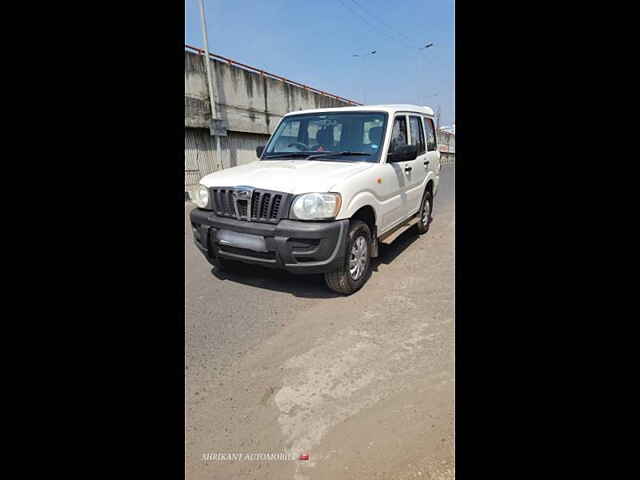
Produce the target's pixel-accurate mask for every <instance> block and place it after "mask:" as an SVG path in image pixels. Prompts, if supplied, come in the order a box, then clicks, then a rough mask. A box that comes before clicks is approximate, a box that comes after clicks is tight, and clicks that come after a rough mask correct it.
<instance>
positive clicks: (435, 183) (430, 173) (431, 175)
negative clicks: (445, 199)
mask: <svg viewBox="0 0 640 480" xmlns="http://www.w3.org/2000/svg"><path fill="white" fill-rule="evenodd" d="M429 180H432V181H433V196H434V197H435V195H436V191H437V190H438V177H437V176H436V174H435V173H433V170H429V171H428V172H427V176H426V177H425V178H424V181H423V182H422V184H421V185H420V190H421V191H422V192H424V190H425V189H426V188H427V183H429ZM420 202H421V203H422V195H420ZM416 208H417V209H420V204H418V206H417V207H416Z"/></svg>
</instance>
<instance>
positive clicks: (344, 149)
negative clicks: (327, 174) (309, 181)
mask: <svg viewBox="0 0 640 480" xmlns="http://www.w3.org/2000/svg"><path fill="white" fill-rule="evenodd" d="M386 120H387V114H386V113H383V112H343V113H313V114H302V115H291V116H288V117H285V118H284V120H282V122H281V123H280V125H279V126H278V129H277V130H276V131H275V133H274V134H273V136H272V137H271V140H270V141H269V144H268V145H267V148H266V149H265V152H264V154H263V156H262V160H275V159H287V160H290V159H293V160H304V159H313V160H322V161H330V162H377V161H379V157H380V150H381V149H382V143H383V141H384V130H385V126H386Z"/></svg>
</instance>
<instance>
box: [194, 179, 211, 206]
mask: <svg viewBox="0 0 640 480" xmlns="http://www.w3.org/2000/svg"><path fill="white" fill-rule="evenodd" d="M194 202H195V203H196V205H197V206H198V207H200V208H207V206H208V205H209V189H208V188H207V187H205V186H204V185H200V186H199V187H198V190H196V198H195V199H194Z"/></svg>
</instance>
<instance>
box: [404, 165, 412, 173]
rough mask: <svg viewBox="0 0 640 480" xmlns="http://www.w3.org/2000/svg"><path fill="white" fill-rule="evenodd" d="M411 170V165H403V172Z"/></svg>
mask: <svg viewBox="0 0 640 480" xmlns="http://www.w3.org/2000/svg"><path fill="white" fill-rule="evenodd" d="M411 170H413V167H411V166H409V165H407V166H406V167H404V171H405V172H410V171H411Z"/></svg>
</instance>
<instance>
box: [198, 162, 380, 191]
mask: <svg viewBox="0 0 640 480" xmlns="http://www.w3.org/2000/svg"><path fill="white" fill-rule="evenodd" d="M374 165H375V163H369V162H353V163H351V162H328V161H317V160H262V161H255V162H251V163H248V164H245V165H240V166H238V167H232V168H227V169H225V170H220V171H217V172H213V173H210V174H209V175H206V176H205V177H203V178H202V180H200V183H201V184H203V185H205V186H207V187H235V186H238V185H246V186H249V187H254V188H260V189H265V190H275V191H279V192H287V193H293V194H296V195H297V194H300V193H306V192H328V191H331V188H332V187H333V186H334V185H335V184H336V183H338V182H341V181H343V180H345V179H347V178H349V177H351V176H353V175H355V174H357V173H360V172H362V171H364V170H367V169H369V168H371V167H373V166H374Z"/></svg>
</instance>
